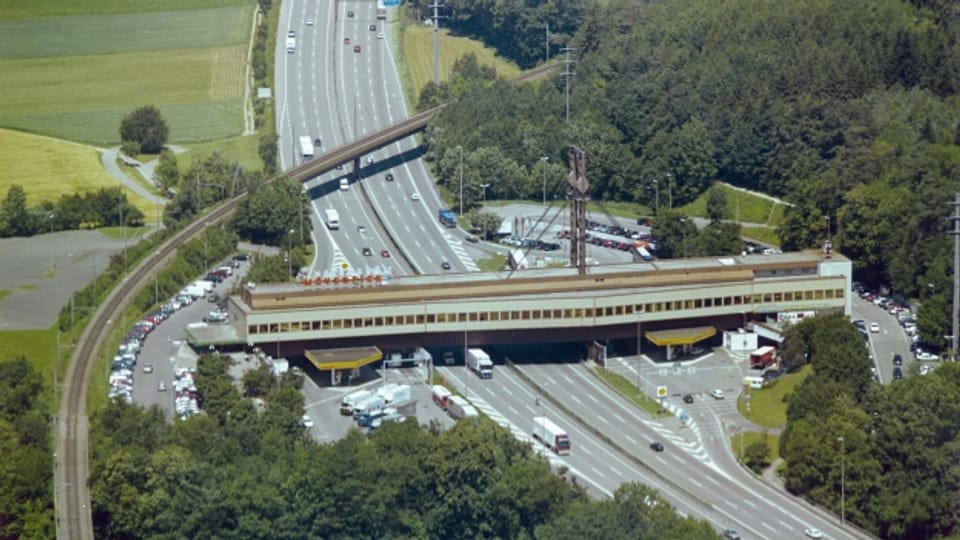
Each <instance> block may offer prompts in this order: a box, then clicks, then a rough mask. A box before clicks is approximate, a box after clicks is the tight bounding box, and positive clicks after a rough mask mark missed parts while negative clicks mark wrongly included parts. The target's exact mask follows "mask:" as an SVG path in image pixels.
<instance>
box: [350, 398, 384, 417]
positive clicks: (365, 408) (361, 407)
mask: <svg viewBox="0 0 960 540" xmlns="http://www.w3.org/2000/svg"><path fill="white" fill-rule="evenodd" d="M386 406H387V400H385V399H383V396H378V395H376V394H374V395H372V396H370V397H368V398H366V399H363V400H360V401H358V402H356V403H355V404H354V406H353V417H354V418H357V417H358V416H359V415H361V414H370V413H373V412H376V411H379V410H380V409H383V408H384V407H386Z"/></svg>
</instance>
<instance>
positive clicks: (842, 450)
mask: <svg viewBox="0 0 960 540" xmlns="http://www.w3.org/2000/svg"><path fill="white" fill-rule="evenodd" d="M837 440H838V441H840V524H841V525H844V526H845V525H846V524H847V513H846V510H847V508H846V504H847V494H846V486H845V485H844V484H845V483H846V463H845V461H846V451H847V449H846V446H844V442H843V437H837Z"/></svg>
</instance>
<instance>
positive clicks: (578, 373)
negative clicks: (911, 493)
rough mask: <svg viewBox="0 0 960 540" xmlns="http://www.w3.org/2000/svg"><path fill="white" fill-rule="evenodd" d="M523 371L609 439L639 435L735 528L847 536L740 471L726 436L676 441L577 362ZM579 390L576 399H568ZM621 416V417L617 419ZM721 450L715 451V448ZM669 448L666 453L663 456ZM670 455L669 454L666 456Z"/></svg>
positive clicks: (677, 478) (664, 469)
mask: <svg viewBox="0 0 960 540" xmlns="http://www.w3.org/2000/svg"><path fill="white" fill-rule="evenodd" d="M520 368H521V369H522V371H523V372H524V373H526V374H527V375H528V376H530V377H531V378H533V379H534V380H544V381H547V383H548V385H547V388H548V391H549V393H551V394H552V395H555V396H570V398H571V399H569V400H568V401H567V405H568V406H569V408H570V409H571V411H572V412H573V413H574V414H576V415H577V416H579V417H580V418H582V419H583V420H584V421H585V422H587V423H588V424H589V425H593V426H597V427H598V428H599V429H601V431H603V432H604V434H605V435H607V436H609V437H612V438H614V439H620V440H624V441H630V440H631V438H632V439H633V440H636V441H640V442H641V445H640V446H637V445H633V444H631V445H629V446H628V447H627V449H628V450H629V449H630V448H633V449H636V450H637V452H635V454H636V455H637V456H638V457H640V458H641V459H644V460H645V461H647V462H648V463H649V464H650V465H651V466H652V467H656V468H657V469H658V470H659V471H660V472H661V473H663V474H664V475H666V476H667V477H669V478H671V479H672V480H673V481H674V482H676V483H679V484H680V485H681V486H682V487H683V488H685V489H687V490H690V491H693V492H696V493H699V494H700V496H701V497H703V498H704V500H706V501H708V502H710V504H711V505H712V507H713V508H714V509H715V510H716V511H718V512H722V513H724V514H725V515H729V516H732V521H733V522H734V523H736V525H735V528H737V529H738V530H740V532H741V533H744V532H745V531H746V532H748V533H750V534H752V535H756V536H757V537H759V538H784V537H790V536H793V537H796V536H799V535H802V534H803V530H804V529H805V528H806V527H811V526H812V527H816V528H818V529H820V530H821V531H823V532H824V534H826V535H827V537H829V538H845V537H849V533H848V532H847V531H845V530H842V529H841V528H840V527H839V526H838V524H837V523H835V521H836V520H835V519H834V518H833V516H830V517H827V518H825V517H824V516H823V515H821V512H819V511H816V510H812V509H811V508H810V507H808V506H807V505H806V504H805V503H802V502H801V501H799V500H797V499H795V498H794V497H791V496H789V495H787V494H785V493H782V492H780V491H777V490H775V489H773V488H771V487H770V486H767V485H766V484H764V483H762V482H757V481H756V480H755V479H753V477H751V476H749V475H747V474H746V473H745V472H743V471H742V469H741V468H740V466H739V465H738V464H737V463H736V462H735V461H733V459H732V455H731V454H730V451H729V448H728V446H727V444H726V438H725V437H722V436H721V437H718V438H717V439H716V440H715V442H716V444H715V445H713V447H712V448H711V447H710V445H707V447H706V450H707V451H708V453H707V455H704V453H703V452H702V451H701V449H700V448H697V447H695V446H691V445H686V444H682V443H680V442H679V441H680V439H679V438H676V437H670V436H669V435H670V433H669V429H667V428H666V427H665V425H664V423H662V422H656V421H653V420H650V419H648V418H647V417H646V414H644V413H641V412H639V411H638V410H637V409H636V408H635V407H633V406H632V405H629V404H627V403H626V402H624V401H623V400H622V398H620V397H619V396H618V395H617V394H616V393H614V392H613V391H611V390H610V389H609V388H608V387H607V386H605V385H603V384H601V383H600V382H599V381H597V380H596V379H595V378H594V377H593V375H592V374H590V373H588V371H587V370H586V368H585V367H584V366H583V365H582V364H560V365H548V364H524V365H522V366H520ZM577 396H579V397H578V398H577V399H573V398H575V397H577ZM701 404H705V405H706V406H707V407H708V408H721V407H723V406H726V405H727V402H726V400H724V401H723V402H711V401H706V402H701ZM621 419H622V421H621ZM651 440H659V441H661V442H663V444H664V446H665V447H666V451H665V452H664V454H665V456H663V457H661V456H659V455H656V456H653V457H654V459H655V460H656V461H657V463H653V462H652V461H650V460H649V453H648V452H646V450H647V446H646V444H648V443H649V441H651ZM718 450H720V451H718ZM666 454H669V456H666ZM665 458H669V459H665Z"/></svg>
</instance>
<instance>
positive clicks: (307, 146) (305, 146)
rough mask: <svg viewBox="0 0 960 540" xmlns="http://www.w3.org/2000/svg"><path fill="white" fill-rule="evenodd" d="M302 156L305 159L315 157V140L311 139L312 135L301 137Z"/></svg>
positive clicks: (308, 159)
mask: <svg viewBox="0 0 960 540" xmlns="http://www.w3.org/2000/svg"><path fill="white" fill-rule="evenodd" d="M300 157H301V158H302V159H303V161H310V160H311V159H313V142H312V141H311V140H310V137H307V136H302V137H300Z"/></svg>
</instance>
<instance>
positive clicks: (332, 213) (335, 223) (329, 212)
mask: <svg viewBox="0 0 960 540" xmlns="http://www.w3.org/2000/svg"><path fill="white" fill-rule="evenodd" d="M323 215H324V220H325V221H326V223H327V228H328V229H330V230H336V229H339V228H340V212H337V211H336V210H334V209H333V208H325V209H324V210H323Z"/></svg>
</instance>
